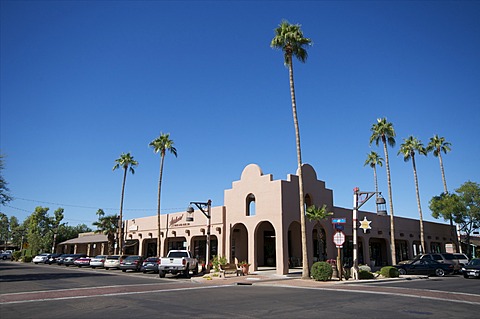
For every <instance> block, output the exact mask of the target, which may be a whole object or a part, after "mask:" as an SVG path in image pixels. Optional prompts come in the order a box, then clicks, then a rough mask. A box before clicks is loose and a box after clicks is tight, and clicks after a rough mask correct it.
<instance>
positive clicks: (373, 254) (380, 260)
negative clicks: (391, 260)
mask: <svg viewBox="0 0 480 319" xmlns="http://www.w3.org/2000/svg"><path fill="white" fill-rule="evenodd" d="M368 248H369V255H370V263H371V265H370V266H371V267H383V266H386V265H387V264H388V257H387V242H386V241H385V239H383V238H370V241H369V243H368Z"/></svg>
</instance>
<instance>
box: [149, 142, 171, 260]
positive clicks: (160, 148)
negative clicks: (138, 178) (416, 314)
mask: <svg viewBox="0 0 480 319" xmlns="http://www.w3.org/2000/svg"><path fill="white" fill-rule="evenodd" d="M148 146H150V147H152V148H153V151H154V152H155V153H160V176H159V178H158V202H157V227H158V237H157V256H159V257H161V252H162V250H161V247H160V244H161V239H160V194H161V191H162V176H163V162H164V161H165V154H166V152H167V151H169V152H170V153H172V154H173V155H175V157H177V149H176V148H175V147H174V146H173V141H172V140H171V139H170V134H169V133H167V134H163V133H160V136H159V137H157V138H156V139H154V140H153V141H151V142H150V144H148Z"/></svg>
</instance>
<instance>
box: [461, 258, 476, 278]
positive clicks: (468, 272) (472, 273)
mask: <svg viewBox="0 0 480 319" xmlns="http://www.w3.org/2000/svg"><path fill="white" fill-rule="evenodd" d="M462 274H463V277H464V278H470V277H473V278H480V258H473V259H472V260H470V261H469V262H468V263H467V264H466V265H464V266H463V267H462Z"/></svg>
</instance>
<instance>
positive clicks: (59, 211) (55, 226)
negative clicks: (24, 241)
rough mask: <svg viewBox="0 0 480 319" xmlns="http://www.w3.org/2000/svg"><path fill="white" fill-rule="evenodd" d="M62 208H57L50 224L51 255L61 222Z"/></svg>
mask: <svg viewBox="0 0 480 319" xmlns="http://www.w3.org/2000/svg"><path fill="white" fill-rule="evenodd" d="M63 212H64V209H63V208H58V209H57V210H56V211H55V212H54V213H53V214H54V217H53V218H51V220H50V223H51V225H52V231H53V243H52V254H53V253H54V252H55V247H56V244H57V235H58V227H59V226H60V223H61V222H62V220H63Z"/></svg>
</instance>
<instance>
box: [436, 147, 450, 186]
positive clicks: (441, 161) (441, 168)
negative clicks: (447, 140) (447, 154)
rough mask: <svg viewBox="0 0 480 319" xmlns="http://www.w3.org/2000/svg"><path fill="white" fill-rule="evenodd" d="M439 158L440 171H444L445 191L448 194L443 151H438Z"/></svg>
mask: <svg viewBox="0 0 480 319" xmlns="http://www.w3.org/2000/svg"><path fill="white" fill-rule="evenodd" d="M438 160H439V161H440V171H441V172H442V181H443V192H444V193H445V194H448V190H447V180H446V179H445V171H444V170H443V159H442V154H441V151H438Z"/></svg>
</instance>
